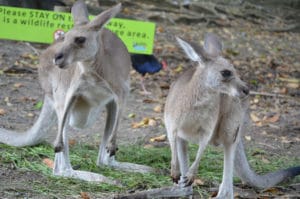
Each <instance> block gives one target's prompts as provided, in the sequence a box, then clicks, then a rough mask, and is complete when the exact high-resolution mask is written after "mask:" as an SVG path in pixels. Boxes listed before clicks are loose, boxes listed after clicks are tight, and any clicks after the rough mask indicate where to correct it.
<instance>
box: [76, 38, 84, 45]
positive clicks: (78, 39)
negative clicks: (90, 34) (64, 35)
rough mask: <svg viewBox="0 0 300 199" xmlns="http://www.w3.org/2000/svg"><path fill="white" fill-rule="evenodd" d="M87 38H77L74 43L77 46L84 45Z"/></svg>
mask: <svg viewBox="0 0 300 199" xmlns="http://www.w3.org/2000/svg"><path fill="white" fill-rule="evenodd" d="M85 40H86V38H85V37H75V39H74V42H75V43H76V44H83V43H84V42H85Z"/></svg>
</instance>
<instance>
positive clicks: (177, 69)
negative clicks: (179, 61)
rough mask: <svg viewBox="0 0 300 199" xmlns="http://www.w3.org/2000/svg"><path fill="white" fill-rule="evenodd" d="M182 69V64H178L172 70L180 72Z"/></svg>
mask: <svg viewBox="0 0 300 199" xmlns="http://www.w3.org/2000/svg"><path fill="white" fill-rule="evenodd" d="M182 70H183V68H182V66H181V65H179V66H177V67H176V68H175V69H174V70H173V71H174V72H175V73H179V72H181V71H182Z"/></svg>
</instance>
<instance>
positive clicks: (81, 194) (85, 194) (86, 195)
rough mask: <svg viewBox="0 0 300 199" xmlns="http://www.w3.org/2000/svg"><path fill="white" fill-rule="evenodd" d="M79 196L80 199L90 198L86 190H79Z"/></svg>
mask: <svg viewBox="0 0 300 199" xmlns="http://www.w3.org/2000/svg"><path fill="white" fill-rule="evenodd" d="M80 196H81V198H82V199H90V198H91V197H90V196H89V194H88V193H87V192H80Z"/></svg>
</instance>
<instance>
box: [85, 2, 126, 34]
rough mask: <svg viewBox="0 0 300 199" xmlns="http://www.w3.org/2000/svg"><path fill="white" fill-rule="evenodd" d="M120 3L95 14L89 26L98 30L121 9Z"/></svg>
mask: <svg viewBox="0 0 300 199" xmlns="http://www.w3.org/2000/svg"><path fill="white" fill-rule="evenodd" d="M121 7H122V5H121V3H119V4H117V5H116V6H114V7H112V8H110V9H108V10H105V11H104V12H102V13H101V14H99V15H97V16H96V17H95V18H94V19H93V20H92V21H91V22H90V23H89V25H88V26H89V27H90V28H91V29H94V30H100V29H101V28H102V27H103V26H104V25H105V24H106V23H107V22H108V21H109V20H110V19H111V18H113V17H114V16H116V15H117V14H118V13H119V12H120V10H121Z"/></svg>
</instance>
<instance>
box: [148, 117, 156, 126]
mask: <svg viewBox="0 0 300 199" xmlns="http://www.w3.org/2000/svg"><path fill="white" fill-rule="evenodd" d="M156 123H157V122H156V121H155V120H154V119H151V118H150V119H149V121H148V125H149V126H156Z"/></svg>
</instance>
